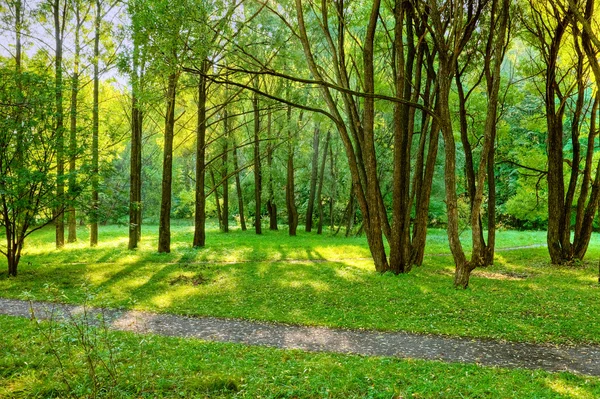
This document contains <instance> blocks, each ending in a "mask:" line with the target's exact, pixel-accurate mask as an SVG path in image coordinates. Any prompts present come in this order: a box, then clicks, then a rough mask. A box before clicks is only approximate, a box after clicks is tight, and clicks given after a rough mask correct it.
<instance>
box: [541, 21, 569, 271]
mask: <svg viewBox="0 0 600 399" xmlns="http://www.w3.org/2000/svg"><path fill="white" fill-rule="evenodd" d="M557 22H558V24H557V27H556V30H555V32H554V36H553V38H552V42H551V45H550V48H549V55H548V60H547V66H546V92H545V105H546V123H547V127H548V142H547V143H548V175H547V179H548V234H547V241H548V252H549V253H550V260H551V261H552V263H553V264H563V263H565V262H568V261H569V260H570V256H568V252H570V248H569V247H570V245H567V247H566V248H565V247H564V244H565V243H564V241H563V235H564V234H563V232H564V230H565V226H564V222H565V218H564V212H565V209H564V208H565V183H564V167H563V158H564V157H563V114H564V109H563V108H562V107H560V108H559V110H558V111H557V109H556V87H557V82H556V68H557V61H558V51H559V48H560V45H561V42H562V38H563V36H564V33H565V32H566V29H567V25H568V20H567V18H566V17H565V18H564V19H562V20H561V21H557Z"/></svg>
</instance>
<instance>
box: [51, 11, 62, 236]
mask: <svg viewBox="0 0 600 399" xmlns="http://www.w3.org/2000/svg"><path fill="white" fill-rule="evenodd" d="M61 12H62V7H61V2H60V0H53V2H52V15H53V17H54V40H55V53H56V54H55V59H54V71H55V89H56V96H55V102H56V202H57V206H56V211H55V212H56V219H55V220H56V222H55V224H56V248H62V247H63V246H64V245H65V222H64V208H65V182H64V175H65V160H64V156H65V154H64V147H65V144H64V140H65V139H64V115H63V87H62V86H63V66H62V59H63V34H64V26H63V25H64V23H65V15H63V14H61Z"/></svg>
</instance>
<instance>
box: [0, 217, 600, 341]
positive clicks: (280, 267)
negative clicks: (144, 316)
mask: <svg viewBox="0 0 600 399" xmlns="http://www.w3.org/2000/svg"><path fill="white" fill-rule="evenodd" d="M192 234H193V230H192V227H191V226H189V225H185V224H183V223H182V224H179V225H177V226H174V228H173V240H172V243H173V245H172V252H171V253H170V254H158V253H157V252H156V249H155V247H156V241H157V228H156V227H155V226H148V227H146V228H145V229H144V231H143V243H142V245H141V248H140V249H138V250H136V251H128V250H127V229H126V228H125V227H117V226H108V227H103V228H102V229H101V238H100V245H99V246H98V247H96V248H89V247H88V246H87V237H86V231H85V230H84V229H82V230H81V231H80V241H79V242H78V243H76V244H68V245H67V246H66V247H65V248H64V249H61V250H56V249H54V244H53V230H52V229H45V230H44V231H42V232H40V233H38V234H36V235H34V236H33V237H32V238H31V240H30V241H29V242H28V245H27V248H26V253H25V255H24V257H23V260H22V262H21V265H20V269H19V273H20V274H19V276H18V277H17V278H8V277H7V274H6V272H4V271H3V270H5V269H6V266H5V264H0V268H1V269H0V270H2V272H1V273H2V274H0V295H2V296H4V297H12V298H19V297H21V296H22V295H23V293H24V292H27V293H30V294H32V295H33V296H34V297H36V298H37V299H40V300H48V299H51V300H56V294H50V293H49V290H48V289H47V288H46V287H47V286H51V287H53V288H54V290H52V291H56V290H58V291H60V292H61V294H62V295H61V297H60V298H59V299H60V300H61V301H64V302H69V303H81V302H82V301H83V300H84V298H85V297H86V296H87V295H88V294H89V292H92V293H93V299H92V303H93V304H95V305H99V306H110V307H125V308H135V309H143V310H151V311H158V312H171V313H178V314H186V315H210V316H217V317H234V318H246V319H255V320H267V321H277V322H285V323H293V324H305V325H322V326H331V327H343V328H365V329H380V330H406V331H411V332H419V333H433V334H447V335H455V336H467V337H480V338H499V339H506V340H512V341H528V342H549V343H557V344H565V343H567V344H569V343H571V344H573V343H596V344H598V343H600V318H599V317H598V316H597V315H598V314H600V301H598V297H599V294H600V288H599V287H598V283H597V268H598V256H599V255H600V250H599V249H600V248H598V242H599V237H598V235H595V236H594V237H593V242H592V244H591V245H590V251H589V257H588V259H590V260H589V261H586V262H584V263H583V264H581V265H577V266H575V267H554V266H551V265H549V261H548V255H547V251H546V249H545V248H527V249H521V250H517V251H503V252H498V254H497V257H496V264H495V266H493V267H490V268H487V269H482V270H476V271H475V272H474V274H473V277H472V280H471V285H470V288H469V289H468V290H466V291H463V290H455V289H454V288H453V287H452V273H453V264H452V259H451V257H450V256H444V255H442V256H427V257H426V258H425V263H424V265H423V266H422V267H419V268H416V269H414V270H413V271H412V272H411V273H409V274H407V275H400V276H395V275H389V274H386V275H380V274H377V273H375V271H374V267H373V264H372V262H371V261H370V260H369V251H368V248H367V245H366V242H365V239H364V238H344V237H331V236H327V235H324V236H318V235H316V234H306V233H303V232H301V233H299V235H298V236H297V237H288V235H287V233H286V232H285V231H279V232H271V231H265V233H264V234H263V236H256V235H255V234H254V233H253V232H251V231H247V232H241V231H237V230H234V231H233V232H231V233H229V234H224V233H220V232H218V231H216V230H215V229H212V230H210V231H209V233H208V239H207V247H206V248H203V249H193V248H191V241H192ZM464 236H465V238H467V237H468V234H464ZM544 242H545V233H544V232H510V231H500V232H499V234H498V247H499V248H502V247H505V248H506V247H514V246H520V245H531V244H543V243H544ZM465 246H467V244H466V245H465ZM427 251H428V253H429V254H443V253H446V254H448V249H447V247H446V246H445V233H444V232H443V231H441V230H432V231H431V233H430V234H429V242H428V247H427Z"/></svg>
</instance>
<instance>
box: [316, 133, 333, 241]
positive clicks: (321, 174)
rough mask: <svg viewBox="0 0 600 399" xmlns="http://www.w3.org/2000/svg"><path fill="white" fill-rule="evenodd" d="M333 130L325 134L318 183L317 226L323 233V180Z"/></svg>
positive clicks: (318, 232)
mask: <svg viewBox="0 0 600 399" xmlns="http://www.w3.org/2000/svg"><path fill="white" fill-rule="evenodd" d="M330 137H331V132H330V131H329V130H328V131H327V136H325V148H323V157H322V158H321V169H320V170H319V182H318V184H317V207H318V208H317V211H318V212H319V224H318V226H317V234H322V233H323V201H322V200H321V192H322V190H323V180H324V178H325V165H326V162H327V150H328V149H329V148H328V147H329V139H330Z"/></svg>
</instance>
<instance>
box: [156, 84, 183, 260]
mask: <svg viewBox="0 0 600 399" xmlns="http://www.w3.org/2000/svg"><path fill="white" fill-rule="evenodd" d="M178 79H179V75H178V73H177V72H173V73H171V74H170V75H169V78H168V83H167V112H166V115H165V142H164V151H163V173H162V191H161V201H160V216H159V226H158V252H160V253H163V252H167V253H168V252H171V195H172V179H173V136H174V130H175V99H176V95H177V81H178Z"/></svg>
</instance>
